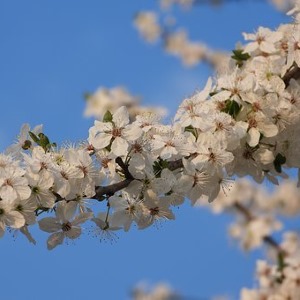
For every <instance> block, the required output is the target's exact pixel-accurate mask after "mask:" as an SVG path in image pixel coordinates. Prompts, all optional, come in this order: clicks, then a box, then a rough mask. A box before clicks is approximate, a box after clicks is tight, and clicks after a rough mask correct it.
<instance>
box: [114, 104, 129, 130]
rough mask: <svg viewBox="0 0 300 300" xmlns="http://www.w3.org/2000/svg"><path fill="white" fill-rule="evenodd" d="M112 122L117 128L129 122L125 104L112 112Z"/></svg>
mask: <svg viewBox="0 0 300 300" xmlns="http://www.w3.org/2000/svg"><path fill="white" fill-rule="evenodd" d="M113 122H114V124H115V125H116V127H118V128H121V127H124V126H125V125H127V124H128V123H129V114H128V110H127V108H126V107H125V106H121V107H120V108H119V109H117V110H116V112H115V113H114V114H113Z"/></svg>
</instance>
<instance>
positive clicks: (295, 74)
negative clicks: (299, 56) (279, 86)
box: [282, 64, 300, 87]
mask: <svg viewBox="0 0 300 300" xmlns="http://www.w3.org/2000/svg"><path fill="white" fill-rule="evenodd" d="M292 78H294V79H295V80H297V79H299V78H300V69H299V67H298V66H297V65H296V64H294V65H293V67H292V68H291V69H290V70H289V71H288V72H287V73H286V74H285V75H284V76H283V78H282V79H283V81H284V83H285V86H286V87H288V86H289V84H290V80H291V79H292Z"/></svg>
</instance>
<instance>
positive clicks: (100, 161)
mask: <svg viewBox="0 0 300 300" xmlns="http://www.w3.org/2000/svg"><path fill="white" fill-rule="evenodd" d="M299 10H300V9H299V7H298V6H296V7H295V9H294V10H293V11H292V13H295V14H296V16H295V18H296V20H297V18H298V15H297V14H298V13H299ZM299 33H300V25H299V24H298V23H294V24H284V25H281V26H280V27H279V28H278V29H277V30H276V31H271V30H270V29H267V28H263V27H260V28H259V29H258V31H257V32H256V33H255V34H246V33H245V34H244V37H245V40H246V41H247V42H246V44H245V45H244V46H243V47H242V48H241V49H237V50H235V51H234V55H233V56H232V59H231V60H230V61H229V62H228V65H227V68H226V69H224V71H223V72H220V73H219V74H218V76H217V77H216V78H215V79H209V80H208V81H207V84H206V86H205V88H204V89H203V90H202V91H200V92H197V93H196V94H194V95H193V96H191V97H190V98H187V99H185V100H184V101H183V102H182V104H181V105H180V106H179V108H178V110H177V113H176V115H175V117H174V120H173V122H172V124H171V125H165V124H163V123H162V122H161V119H160V117H159V116H158V115H157V114H155V113H154V112H153V111H144V112H141V113H139V114H137V115H135V116H134V115H132V114H130V112H129V110H128V109H127V108H126V106H121V105H123V103H122V104H121V103H120V102H118V100H113V101H112V100H111V99H124V101H125V102H127V103H124V104H128V102H129V103H132V102H134V100H132V99H131V97H130V95H129V94H128V93H126V92H125V91H124V90H119V89H115V90H100V91H98V92H97V93H96V94H95V95H92V96H90V97H89V99H88V100H87V105H88V108H87V114H89V115H95V116H97V117H98V118H99V119H98V120H96V121H95V123H94V125H93V126H92V127H91V128H90V130H89V136H88V139H87V141H86V142H84V143H82V144H80V145H78V146H76V147H75V146H74V147H62V148H59V147H57V145H56V144H55V143H52V142H50V139H49V138H48V137H47V136H46V135H45V134H44V133H43V132H42V128H41V126H38V127H36V128H35V129H34V130H32V131H30V130H29V127H28V125H24V127H23V128H22V130H21V134H20V137H19V140H18V142H17V144H15V145H13V146H12V147H10V148H9V149H7V151H6V153H5V154H1V163H0V168H1V169H0V171H1V172H0V197H1V200H0V225H1V226H0V228H1V234H2V235H3V234H4V231H5V228H6V227H8V228H12V229H20V230H21V232H23V233H24V234H25V235H26V236H27V237H28V239H29V240H30V241H33V238H32V237H31V235H30V233H29V231H28V226H29V225H32V224H34V223H35V222H38V224H39V227H40V229H41V230H43V231H46V232H48V233H50V236H49V238H48V241H47V243H48V248H49V249H53V248H54V247H55V246H57V245H59V244H61V243H62V242H63V240H64V239H65V238H67V239H75V238H77V237H79V236H80V234H81V224H83V223H84V222H86V221H88V220H91V221H92V222H94V223H95V225H96V227H98V228H99V230H100V231H101V232H103V233H104V235H106V236H109V234H110V232H111V231H114V230H118V229H123V230H125V231H128V230H129V229H130V228H131V227H132V225H133V224H134V225H136V226H137V227H138V228H139V229H144V228H147V227H149V226H151V225H152V224H155V223H156V222H158V221H160V220H166V219H167V220H172V219H174V218H175V216H174V213H173V211H172V208H173V207H174V206H178V205H181V204H182V203H183V202H184V201H185V199H189V201H190V202H191V204H195V203H196V202H197V200H198V199H200V198H202V199H205V200H206V201H208V202H212V201H213V200H214V199H215V198H216V197H217V196H218V194H219V192H220V190H226V189H229V188H230V187H231V185H232V179H230V178H232V177H234V176H240V177H242V176H246V175H250V176H251V177H252V178H253V179H254V180H255V181H256V182H258V183H261V182H262V181H263V180H264V179H268V180H270V181H271V182H272V183H274V184H278V177H286V176H287V175H286V174H285V172H284V169H283V168H299V167H300V166H299V161H300V159H299V158H300V157H299V156H300V153H299V151H298V149H299V146H300V145H299V143H300V140H299V130H300V126H299V124H300V122H299V117H300V112H299V109H300V97H299V93H300V88H299V83H298V81H297V80H298V78H299V77H300V71H299V66H300V59H299V57H300V46H299V45H300V44H299ZM120 95H121V96H120ZM99 99H100V100H99ZM98 101H100V102H101V101H103V102H102V105H104V106H105V105H109V107H107V108H106V109H107V110H106V112H105V113H104V111H105V110H103V109H102V110H101V109H100V110H99V107H100V106H101V105H100V106H99V105H98V104H97V103H98ZM105 101H106V102H105ZM114 101H115V103H114ZM111 105H112V106H111ZM118 106H119V107H118ZM87 200H94V201H98V202H102V203H104V204H105V205H104V206H105V208H104V211H103V210H101V211H100V212H98V211H96V210H95V211H94V210H92V209H91V208H90V207H89V206H88V205H87V204H86V202H87ZM45 212H50V213H51V212H52V213H55V216H51V217H45V218H42V219H40V217H39V216H40V215H44V213H45ZM267 221H268V220H267ZM267 221H266V222H267ZM273 225H274V228H277V227H278V226H277V225H276V224H273ZM273 225H272V226H273ZM272 226H271V227H272ZM272 228H273V227H272Z"/></svg>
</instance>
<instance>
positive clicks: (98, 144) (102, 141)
mask: <svg viewBox="0 0 300 300" xmlns="http://www.w3.org/2000/svg"><path fill="white" fill-rule="evenodd" d="M111 138H112V135H111V133H99V134H98V135H97V136H95V137H94V138H90V139H89V142H90V143H91V144H92V145H93V146H94V147H95V148H96V149H103V148H105V147H106V146H108V145H109V144H110V141H111Z"/></svg>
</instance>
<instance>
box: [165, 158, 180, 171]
mask: <svg viewBox="0 0 300 300" xmlns="http://www.w3.org/2000/svg"><path fill="white" fill-rule="evenodd" d="M180 168H183V163H182V159H178V160H174V161H169V162H168V169H169V170H170V171H175V170H177V169H180Z"/></svg>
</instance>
